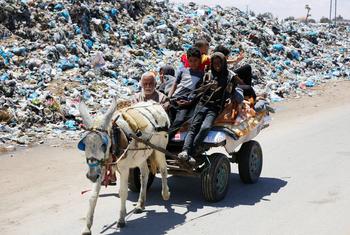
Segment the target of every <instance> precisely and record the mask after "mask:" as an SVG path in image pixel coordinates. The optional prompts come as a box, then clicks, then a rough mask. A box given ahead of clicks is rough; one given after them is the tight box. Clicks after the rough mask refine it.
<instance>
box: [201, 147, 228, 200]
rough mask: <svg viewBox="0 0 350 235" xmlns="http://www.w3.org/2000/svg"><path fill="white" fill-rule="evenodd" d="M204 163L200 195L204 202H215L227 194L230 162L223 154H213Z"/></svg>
mask: <svg viewBox="0 0 350 235" xmlns="http://www.w3.org/2000/svg"><path fill="white" fill-rule="evenodd" d="M208 158H209V161H210V163H209V162H206V165H205V166H204V167H206V169H205V170H204V171H203V172H202V175H201V181H202V193H203V196H204V198H205V200H207V201H209V202H217V201H220V200H221V199H223V198H224V197H225V195H226V193H227V189H228V186H229V181H230V174H231V167H230V161H229V160H228V158H227V157H226V155H225V154H222V153H213V154H212V155H210V156H209V157H208Z"/></svg>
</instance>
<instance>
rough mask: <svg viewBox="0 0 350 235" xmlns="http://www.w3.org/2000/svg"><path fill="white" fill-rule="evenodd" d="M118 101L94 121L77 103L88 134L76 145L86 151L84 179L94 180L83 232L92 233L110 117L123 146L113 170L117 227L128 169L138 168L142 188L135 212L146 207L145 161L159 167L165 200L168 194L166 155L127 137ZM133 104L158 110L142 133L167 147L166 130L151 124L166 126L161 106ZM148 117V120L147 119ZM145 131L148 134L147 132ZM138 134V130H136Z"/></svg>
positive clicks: (107, 153) (108, 155) (106, 158)
mask: <svg viewBox="0 0 350 235" xmlns="http://www.w3.org/2000/svg"><path fill="white" fill-rule="evenodd" d="M116 107H117V104H116V102H115V101H114V102H113V104H112V105H111V107H110V108H109V110H108V111H107V113H106V114H105V115H103V116H102V117H100V118H96V119H95V120H93V119H92V118H91V116H90V115H89V111H88V109H87V107H86V105H85V104H84V103H83V102H82V103H80V106H79V111H80V114H81V117H82V119H83V122H84V124H85V126H86V129H87V133H86V135H85V137H84V138H83V139H82V140H81V141H80V142H79V144H78V147H79V149H81V150H84V151H85V156H86V161H87V164H88V168H89V169H88V173H87V174H86V176H87V178H88V179H90V180H91V181H92V183H93V189H92V194H91V198H90V201H89V202H90V204H89V210H88V213H87V217H86V228H85V229H84V232H83V235H87V234H91V226H92V223H93V215H94V210H95V207H96V202H97V199H98V196H99V192H100V188H101V182H102V181H103V178H104V176H105V173H106V171H107V170H108V169H107V166H106V165H107V162H110V159H111V156H112V155H111V152H110V150H111V129H112V119H113V120H115V119H114V118H115V117H116V118H117V121H116V123H117V125H118V126H119V127H120V128H121V129H122V130H123V131H121V133H122V135H121V141H119V143H120V144H121V145H123V143H124V146H119V147H121V148H124V153H123V154H122V155H121V156H120V157H119V158H118V160H117V163H116V165H114V166H115V167H114V169H115V170H116V171H117V172H118V173H119V179H118V181H119V184H120V189H119V197H120V217H119V220H118V224H117V226H118V227H124V226H125V216H126V208H125V202H126V199H127V196H128V177H129V169H130V168H135V167H139V168H140V172H141V188H140V195H139V199H138V203H137V205H136V208H135V213H141V212H142V211H143V210H144V208H145V200H146V190H147V182H148V175H149V168H148V163H147V160H149V163H150V164H151V166H152V167H151V168H153V169H154V168H155V166H156V167H157V168H158V170H159V172H160V173H161V176H162V197H163V199H164V200H168V199H169V197H170V192H169V188H168V185H167V165H166V159H165V155H164V154H163V153H161V152H159V151H156V150H153V149H151V148H149V147H148V146H146V145H144V144H143V143H140V142H137V141H135V140H134V139H131V140H130V141H128V140H127V138H126V133H127V132H130V131H131V128H130V127H129V126H128V122H126V121H125V119H124V116H122V115H120V113H119V111H116ZM132 107H138V108H140V109H142V108H143V107H148V108H147V110H148V111H149V108H150V107H151V108H152V107H153V108H155V110H156V112H157V118H155V119H154V120H153V121H151V119H152V118H151V115H149V113H148V115H146V116H148V117H149V119H150V120H149V121H148V122H149V123H148V124H147V125H146V126H145V128H144V130H143V131H142V134H144V137H143V136H141V137H142V138H147V140H148V141H150V142H151V143H152V144H155V145H157V146H159V147H162V148H166V145H167V143H168V134H167V132H165V131H157V128H156V127H155V126H154V121H155V123H157V124H158V125H160V126H163V127H169V118H168V115H167V114H166V112H165V111H164V109H163V108H161V106H160V105H158V104H156V103H153V102H151V103H150V102H143V103H139V104H136V105H134V106H132ZM146 120H147V119H146ZM147 133H148V134H147ZM139 134H140V133H139Z"/></svg>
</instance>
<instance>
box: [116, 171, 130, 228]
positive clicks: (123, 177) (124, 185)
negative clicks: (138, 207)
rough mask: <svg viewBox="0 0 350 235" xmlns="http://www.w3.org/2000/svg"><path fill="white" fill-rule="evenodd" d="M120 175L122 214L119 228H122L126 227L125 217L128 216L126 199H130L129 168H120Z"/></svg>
mask: <svg viewBox="0 0 350 235" xmlns="http://www.w3.org/2000/svg"><path fill="white" fill-rule="evenodd" d="M119 174H120V188H119V197H120V213H119V220H118V224H117V226H118V227H119V228H122V227H124V226H125V216H126V199H127V197H128V179H129V168H128V167H123V169H120V168H119Z"/></svg>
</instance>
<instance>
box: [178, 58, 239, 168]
mask: <svg viewBox="0 0 350 235" xmlns="http://www.w3.org/2000/svg"><path fill="white" fill-rule="evenodd" d="M211 62H212V63H211V71H210V72H209V73H207V74H206V76H205V81H204V84H203V86H205V85H206V84H208V83H212V84H213V85H211V86H209V88H208V89H205V90H204V91H203V94H202V96H201V98H200V100H199V103H198V104H197V106H196V108H195V111H194V115H193V119H192V122H191V126H190V128H189V131H188V133H187V136H186V139H185V143H184V146H183V149H182V152H181V153H179V155H178V156H179V158H180V159H181V160H183V161H188V162H189V163H190V164H191V165H194V164H195V163H196V161H195V159H194V158H193V157H192V156H194V155H195V154H196V153H195V149H196V148H197V147H199V146H200V144H201V143H202V142H203V141H204V139H205V137H206V136H207V134H208V132H209V131H210V129H211V127H212V126H213V123H214V121H215V119H216V117H217V116H218V114H219V113H220V111H221V110H222V109H223V107H224V105H225V103H226V101H227V100H228V99H231V102H237V103H238V104H240V103H242V102H243V99H244V97H243V91H242V89H240V88H237V87H236V82H237V81H236V74H235V73H234V72H232V71H229V70H228V68H227V61H226V58H225V55H224V54H222V53H220V52H217V53H214V54H213V55H212V57H211ZM203 86H202V87H203Z"/></svg>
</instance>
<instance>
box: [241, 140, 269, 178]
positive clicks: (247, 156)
mask: <svg viewBox="0 0 350 235" xmlns="http://www.w3.org/2000/svg"><path fill="white" fill-rule="evenodd" d="M262 165H263V154H262V150H261V147H260V144H259V143H258V142H256V141H254V140H251V141H248V142H246V143H244V144H243V145H242V147H241V149H240V150H239V151H238V171H239V176H240V177H241V180H242V182H243V183H245V184H253V183H255V182H257V181H258V180H259V177H260V174H261V170H262Z"/></svg>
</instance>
